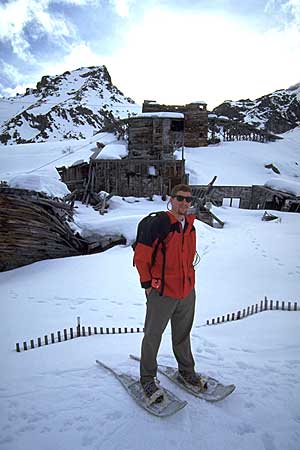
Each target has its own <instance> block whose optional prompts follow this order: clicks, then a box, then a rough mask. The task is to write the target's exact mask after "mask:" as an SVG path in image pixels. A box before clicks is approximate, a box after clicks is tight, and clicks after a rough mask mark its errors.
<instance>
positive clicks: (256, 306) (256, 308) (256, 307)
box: [255, 303, 258, 314]
mask: <svg viewBox="0 0 300 450" xmlns="http://www.w3.org/2000/svg"><path fill="white" fill-rule="evenodd" d="M256 313H258V303H256V305H255V314H256Z"/></svg>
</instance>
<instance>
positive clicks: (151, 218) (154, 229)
mask: <svg viewBox="0 0 300 450" xmlns="http://www.w3.org/2000/svg"><path fill="white" fill-rule="evenodd" d="M170 231H171V222H170V219H169V216H168V214H167V213H166V212H165V211H157V212H153V213H150V214H148V216H146V217H144V218H143V219H142V220H141V221H140V222H139V224H138V227H137V234H136V240H135V242H134V243H133V244H132V248H133V250H135V248H136V246H137V244H138V243H139V242H140V243H141V244H145V245H149V246H152V244H153V242H154V241H155V240H156V239H157V238H158V240H157V243H156V245H155V248H154V250H153V253H152V260H151V266H153V265H154V263H155V259H156V255H157V251H158V248H159V246H161V251H162V254H163V267H162V276H161V290H160V295H162V294H163V290H164V280H165V263H166V245H165V239H166V237H167V236H168V234H169V232H170Z"/></svg>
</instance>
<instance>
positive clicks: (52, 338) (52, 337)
mask: <svg viewBox="0 0 300 450" xmlns="http://www.w3.org/2000/svg"><path fill="white" fill-rule="evenodd" d="M54 343H55V337H54V333H51V344H54Z"/></svg>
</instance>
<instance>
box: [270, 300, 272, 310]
mask: <svg viewBox="0 0 300 450" xmlns="http://www.w3.org/2000/svg"><path fill="white" fill-rule="evenodd" d="M270 309H271V310H273V300H270Z"/></svg>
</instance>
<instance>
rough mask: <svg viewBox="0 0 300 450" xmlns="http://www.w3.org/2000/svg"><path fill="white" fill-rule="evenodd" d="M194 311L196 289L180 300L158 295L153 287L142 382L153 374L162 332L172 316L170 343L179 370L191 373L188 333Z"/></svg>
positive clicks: (144, 339) (144, 342) (191, 363)
mask: <svg viewBox="0 0 300 450" xmlns="http://www.w3.org/2000/svg"><path fill="white" fill-rule="evenodd" d="M194 312H195V289H192V291H191V292H190V294H189V295H188V296H187V297H186V298H185V299H183V300H176V299H174V298H171V297H165V296H161V297H160V295H159V294H158V292H157V290H156V289H152V291H151V292H150V295H149V296H148V297H147V312H146V319H145V327H144V329H145V331H144V333H145V334H144V338H143V342H142V355H141V365H140V375H141V381H142V382H145V381H148V380H151V379H152V378H153V377H156V372H157V361H156V358H157V353H158V349H159V346H160V342H161V338H162V335H163V332H164V330H165V328H166V326H167V324H168V322H169V320H170V319H171V330H172V346H173V352H174V355H175V358H176V360H177V363H178V369H179V370H180V371H185V372H189V373H193V372H194V366H195V362H194V359H193V355H192V351H191V342H190V332H191V329H192V324H193V319H194Z"/></svg>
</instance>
